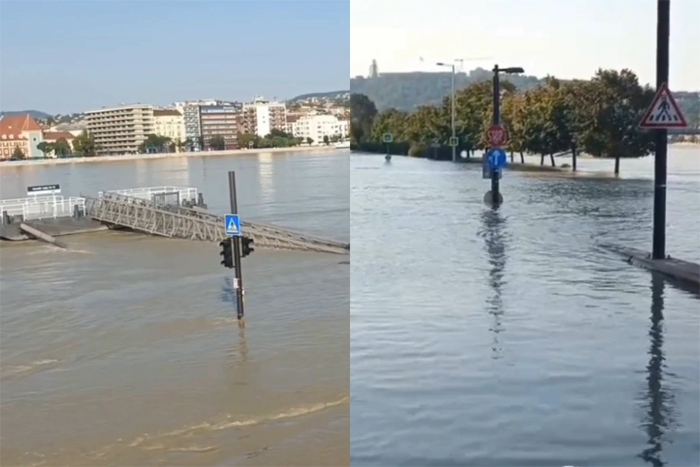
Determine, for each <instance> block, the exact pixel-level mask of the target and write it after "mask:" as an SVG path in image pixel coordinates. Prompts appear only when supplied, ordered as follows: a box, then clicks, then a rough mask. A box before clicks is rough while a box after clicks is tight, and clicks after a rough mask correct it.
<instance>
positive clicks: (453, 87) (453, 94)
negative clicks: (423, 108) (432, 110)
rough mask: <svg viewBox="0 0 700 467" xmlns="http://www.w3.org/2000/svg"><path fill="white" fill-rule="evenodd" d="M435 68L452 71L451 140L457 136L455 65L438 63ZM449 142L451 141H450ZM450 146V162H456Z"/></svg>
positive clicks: (455, 153)
mask: <svg viewBox="0 0 700 467" xmlns="http://www.w3.org/2000/svg"><path fill="white" fill-rule="evenodd" d="M436 65H437V66H446V67H449V68H450V70H451V71H452V80H451V82H452V85H451V88H450V89H451V90H450V109H451V110H450V122H451V123H450V128H451V129H452V140H454V138H455V137H456V136H457V134H456V133H457V131H456V129H455V65H454V63H452V64H450V63H443V62H438V63H436ZM452 140H451V141H452ZM451 146H452V162H456V161H457V146H454V145H451Z"/></svg>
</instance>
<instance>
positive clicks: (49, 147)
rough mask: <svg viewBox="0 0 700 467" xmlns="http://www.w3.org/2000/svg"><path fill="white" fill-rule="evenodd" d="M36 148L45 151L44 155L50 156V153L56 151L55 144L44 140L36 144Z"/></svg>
mask: <svg viewBox="0 0 700 467" xmlns="http://www.w3.org/2000/svg"><path fill="white" fill-rule="evenodd" d="M36 148H37V149H38V150H39V151H41V152H42V153H44V157H49V154H51V153H52V152H53V151H54V149H55V148H54V145H53V144H51V143H49V142H48V141H42V142H41V143H39V144H37V145H36Z"/></svg>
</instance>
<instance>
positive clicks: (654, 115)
mask: <svg viewBox="0 0 700 467" xmlns="http://www.w3.org/2000/svg"><path fill="white" fill-rule="evenodd" d="M639 127H640V128H645V129H648V130H659V129H662V130H673V129H679V128H681V129H682V128H687V127H688V122H687V121H686V119H685V116H683V112H682V111H681V109H680V107H679V106H678V103H677V102H676V99H674V98H673V95H672V94H671V91H669V90H668V86H667V85H666V83H663V84H662V85H661V86H659V89H658V90H657V91H656V95H655V96H654V100H653V101H652V102H651V105H650V106H649V108H648V109H647V110H646V112H644V116H643V117H642V120H641V122H639Z"/></svg>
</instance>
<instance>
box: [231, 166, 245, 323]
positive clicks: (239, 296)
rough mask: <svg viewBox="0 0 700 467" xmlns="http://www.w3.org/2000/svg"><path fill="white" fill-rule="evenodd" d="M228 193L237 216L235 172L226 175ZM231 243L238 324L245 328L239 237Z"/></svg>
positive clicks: (232, 209)
mask: <svg viewBox="0 0 700 467" xmlns="http://www.w3.org/2000/svg"><path fill="white" fill-rule="evenodd" d="M228 191H229V196H230V199H231V214H238V200H237V198H236V172H234V171H229V173H228ZM231 242H232V243H233V260H234V274H235V276H234V277H235V278H236V280H235V282H236V283H235V284H234V286H235V289H236V311H237V317H238V322H239V323H240V324H241V325H243V326H245V323H244V322H243V318H244V316H245V312H244V309H243V307H244V304H243V271H242V268H241V237H240V236H237V237H233V238H231Z"/></svg>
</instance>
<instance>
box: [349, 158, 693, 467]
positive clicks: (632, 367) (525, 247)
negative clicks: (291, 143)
mask: <svg viewBox="0 0 700 467" xmlns="http://www.w3.org/2000/svg"><path fill="white" fill-rule="evenodd" d="M596 164H597V167H596V166H592V165H591V163H589V162H587V161H585V162H582V163H581V164H580V167H581V168H582V169H584V168H588V169H589V170H598V169H599V170H607V171H611V170H612V161H601V162H600V163H597V162H596ZM622 171H623V178H622V179H621V180H615V179H611V178H609V177H608V178H605V179H592V178H586V177H581V178H578V179H571V178H564V177H551V176H548V175H547V174H535V173H533V174H529V173H523V172H507V173H506V175H505V176H504V178H503V180H502V183H501V187H502V193H503V196H504V198H505V204H504V205H503V206H502V207H501V209H499V210H498V211H497V212H494V211H493V210H491V209H489V208H486V207H484V205H483V203H482V198H483V194H484V192H485V191H486V190H488V188H489V187H488V181H484V180H482V179H481V172H480V167H479V166H474V165H471V164H457V165H455V164H451V163H448V162H444V163H440V162H431V161H426V160H417V159H412V158H404V157H395V158H393V159H392V161H391V163H389V164H387V163H385V161H384V158H383V157H382V156H381V155H354V156H353V158H352V159H351V180H352V195H351V206H352V214H351V218H352V222H351V235H352V239H353V253H352V254H353V258H352V264H351V275H352V291H351V295H352V306H351V368H352V372H351V395H352V399H351V463H352V465H353V466H370V465H371V466H386V465H405V466H408V465H412V466H426V465H440V466H464V465H488V466H502V467H512V466H543V465H548V466H562V465H579V466H581V465H611V466H612V465H614V466H644V465H652V466H661V465H673V466H686V465H687V466H690V465H700V449H699V448H698V443H697V440H698V437H699V436H700V402H699V401H700V390H699V388H700V349H699V348H698V332H700V313H698V309H700V300H699V298H698V297H697V296H696V295H694V294H690V293H687V292H686V291H684V290H680V289H677V288H675V287H673V286H670V285H669V284H667V283H665V282H663V281H659V280H655V279H653V277H652V275H651V274H650V273H649V272H648V271H646V270H643V269H641V268H637V267H635V266H631V265H629V264H627V263H626V262H624V261H623V260H622V259H621V258H620V257H619V256H617V255H616V254H614V253H611V252H609V251H607V250H604V249H602V248H599V247H598V246H597V245H598V243H599V242H601V243H602V242H607V243H615V244H627V245H630V246H633V247H638V248H644V249H647V250H648V249H649V248H651V232H652V230H651V222H652V204H653V203H652V198H653V181H652V177H653V160H652V159H651V158H649V159H643V160H638V161H623V164H622ZM668 190H669V191H668V205H669V211H668V223H669V225H668V252H669V254H671V255H672V256H674V257H677V258H682V259H685V260H689V261H694V262H700V249H699V248H698V232H700V204H698V202H697V200H698V194H699V193H700V151H698V149H697V148H695V149H692V148H691V149H689V150H685V149H680V150H679V149H676V148H672V149H671V151H670V167H669V180H668Z"/></svg>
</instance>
